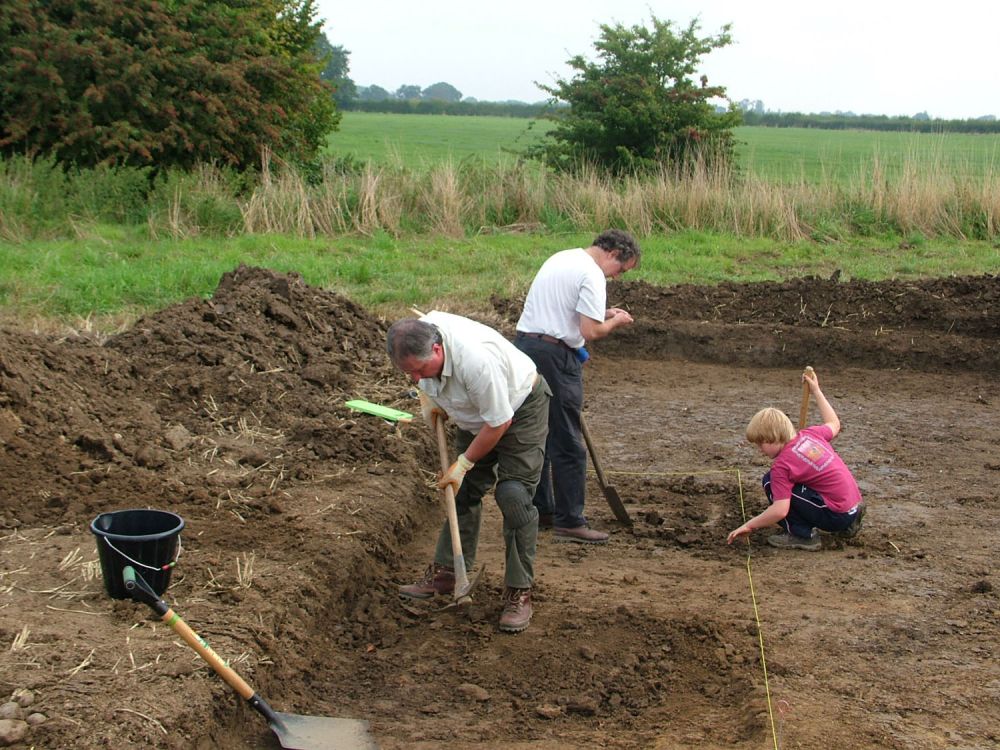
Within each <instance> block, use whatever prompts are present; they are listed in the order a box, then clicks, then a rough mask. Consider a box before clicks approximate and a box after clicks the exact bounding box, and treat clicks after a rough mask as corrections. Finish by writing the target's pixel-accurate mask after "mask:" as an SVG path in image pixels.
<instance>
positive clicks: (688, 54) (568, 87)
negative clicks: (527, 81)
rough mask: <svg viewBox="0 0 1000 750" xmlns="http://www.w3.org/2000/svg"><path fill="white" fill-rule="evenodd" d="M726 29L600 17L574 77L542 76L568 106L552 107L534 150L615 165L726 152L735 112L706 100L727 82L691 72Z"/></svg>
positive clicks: (548, 158)
mask: <svg viewBox="0 0 1000 750" xmlns="http://www.w3.org/2000/svg"><path fill="white" fill-rule="evenodd" d="M729 29H730V26H729V25H726V26H723V27H722V29H721V31H720V33H719V34H717V35H716V36H707V37H700V36H699V35H698V31H699V25H698V22H697V20H694V21H691V23H690V24H689V25H688V26H687V28H684V29H678V28H676V27H675V26H674V24H673V23H671V22H670V21H661V20H660V19H658V18H656V17H655V16H653V17H652V24H651V26H649V27H646V26H631V27H625V26H622V25H621V24H615V25H613V26H612V25H607V24H602V25H601V35H600V38H599V39H598V40H597V41H596V42H595V45H594V46H595V48H596V50H597V57H598V60H597V61H596V62H591V61H589V60H587V59H585V58H584V57H583V56H582V55H577V56H575V57H572V58H571V59H570V60H569V61H568V64H569V65H570V67H571V68H573V69H574V70H575V71H576V73H575V75H574V76H573V77H572V78H571V79H569V80H566V79H559V80H558V81H557V82H556V83H555V84H554V85H552V86H544V85H541V84H539V86H540V88H542V89H543V90H545V91H546V92H548V93H549V94H550V95H551V97H552V99H553V103H554V104H556V105H560V104H562V103H565V104H568V105H569V106H568V107H567V106H564V105H563V106H556V107H555V108H553V110H552V111H551V113H550V114H549V115H548V117H549V118H551V119H552V120H554V121H555V123H556V125H555V127H554V128H553V129H552V130H551V131H550V132H549V137H548V139H547V140H546V141H545V142H543V144H542V145H541V146H539V147H538V148H536V149H535V150H534V151H533V152H532V153H533V155H534V156H536V157H540V158H542V159H543V160H544V161H545V162H547V163H548V164H550V165H552V166H553V167H555V168H557V169H567V170H572V169H576V168H579V167H580V166H582V165H584V164H589V165H597V166H599V167H601V168H603V169H607V170H610V171H612V172H614V173H627V172H635V171H643V170H647V169H654V168H661V167H663V166H666V165H673V166H679V165H686V164H690V163H691V161H690V160H691V159H696V158H697V159H705V160H709V161H714V160H718V159H723V160H728V159H730V158H731V156H732V150H733V137H732V128H733V127H735V126H736V125H738V124H739V122H740V115H739V112H738V111H737V110H736V108H735V107H734V106H732V105H730V106H729V108H728V109H727V110H725V111H722V112H719V111H717V108H716V106H715V105H714V104H712V102H711V100H713V99H724V98H725V88H723V87H721V86H709V85H708V80H707V78H706V77H705V76H701V77H700V78H699V80H698V81H697V82H696V81H695V80H694V76H695V73H696V70H697V67H698V62H699V60H700V59H701V57H702V56H704V55H706V54H707V53H709V52H711V51H712V50H714V49H718V48H720V47H725V46H726V45H728V44H730V43H731V41H732V40H731V37H730V35H729Z"/></svg>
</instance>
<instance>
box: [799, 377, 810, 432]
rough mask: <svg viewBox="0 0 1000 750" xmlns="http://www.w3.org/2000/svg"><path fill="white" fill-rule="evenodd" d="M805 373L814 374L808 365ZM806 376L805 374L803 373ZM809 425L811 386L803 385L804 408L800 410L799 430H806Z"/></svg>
mask: <svg viewBox="0 0 1000 750" xmlns="http://www.w3.org/2000/svg"><path fill="white" fill-rule="evenodd" d="M805 372H808V373H811V372H813V368H812V367H810V366H809V365H806V369H805ZM803 374H804V373H803ZM808 424H809V384H808V383H805V382H803V383H802V408H800V409H799V429H800V430H802V429H804V428H805V427H806V426H807V425H808Z"/></svg>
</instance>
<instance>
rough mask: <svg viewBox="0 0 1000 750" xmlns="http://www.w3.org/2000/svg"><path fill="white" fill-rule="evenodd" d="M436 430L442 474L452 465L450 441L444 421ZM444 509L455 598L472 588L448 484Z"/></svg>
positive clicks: (437, 422) (438, 420) (436, 421)
mask: <svg viewBox="0 0 1000 750" xmlns="http://www.w3.org/2000/svg"><path fill="white" fill-rule="evenodd" d="M434 430H435V432H436V433H437V444H438V456H439V458H440V459H441V473H442V474H443V473H444V472H446V471H448V467H449V466H450V465H451V463H450V459H449V458H448V440H447V438H446V437H445V434H444V420H443V419H442V418H441V417H440V416H437V417H435V418H434ZM444 509H445V512H446V513H447V514H448V530H449V531H450V532H451V556H452V557H453V558H454V563H453V564H454V566H455V598H456V599H458V598H459V597H460V596H462V595H464V594H465V593H467V591H468V589H469V588H470V585H469V576H468V574H467V573H466V572H465V555H464V554H462V537H461V536H459V533H458V510H457V509H456V508H455V490H454V488H453V487H452V486H451V485H450V484H448V485H445V488H444Z"/></svg>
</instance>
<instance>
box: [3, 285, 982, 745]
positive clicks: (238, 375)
mask: <svg viewBox="0 0 1000 750" xmlns="http://www.w3.org/2000/svg"><path fill="white" fill-rule="evenodd" d="M609 294H610V302H611V303H613V304H616V305H618V306H622V307H627V308H628V309H630V310H631V311H632V313H633V315H634V316H635V318H636V324H635V325H634V326H632V327H631V328H630V329H628V330H626V331H625V332H622V333H621V335H617V336H615V337H613V338H611V339H608V340H607V341H605V342H602V343H600V344H599V345H598V346H597V347H595V351H594V352H593V359H592V362H591V363H590V364H588V365H587V375H586V378H587V386H586V387H587V403H586V413H587V417H588V421H589V423H590V427H591V431H592V432H593V433H594V435H595V438H596V443H597V447H598V449H599V451H600V453H601V459H602V463H603V465H604V468H605V469H606V470H607V471H608V475H609V480H610V481H612V482H613V483H614V484H615V485H616V487H617V488H618V491H619V493H620V494H621V495H622V497H623V498H624V499H625V500H626V502H627V503H628V505H627V507H628V509H629V512H630V513H631V515H632V517H633V519H634V520H635V525H634V528H632V529H631V530H630V529H628V528H626V527H623V526H621V525H620V524H617V523H616V522H615V521H614V520H613V516H612V515H611V513H610V511H609V510H608V508H607V507H606V504H605V503H604V501H603V498H602V496H601V493H600V490H599V489H598V488H597V486H596V484H594V485H593V486H592V487H591V488H590V495H589V498H588V508H589V515H590V516H591V519H592V521H593V523H594V525H595V526H598V527H602V528H606V529H609V530H610V531H611V532H612V541H611V543H610V544H609V545H607V546H605V547H585V548H581V547H577V546H575V545H570V544H559V543H556V542H554V540H553V539H552V538H551V536H550V535H549V533H548V532H543V533H542V534H541V537H540V542H539V559H538V561H537V573H538V585H537V590H536V614H535V617H534V620H533V621H532V624H531V627H530V628H529V629H528V631H526V632H525V633H523V634H521V635H517V636H510V635H504V634H501V633H499V632H498V631H497V629H496V626H495V622H496V618H497V614H498V609H499V594H500V586H501V581H502V574H501V566H502V554H501V548H500V533H499V527H498V520H497V516H498V513H497V511H496V508H495V506H492V505H491V504H490V505H489V507H488V511H487V513H486V519H485V522H484V531H483V541H482V545H481V549H480V555H479V559H480V562H481V563H483V564H485V566H486V573H485V574H484V576H483V578H482V581H481V583H480V585H479V588H478V589H477V591H476V597H475V602H474V604H473V605H472V606H471V607H468V608H466V609H462V610H458V611H455V610H451V611H447V612H436V611H435V610H434V609H433V608H432V607H431V606H417V605H406V606H404V605H402V604H401V603H400V602H399V601H398V600H397V597H396V595H395V589H396V586H397V585H398V584H399V583H401V582H405V581H407V580H409V579H411V578H412V577H413V576H415V575H416V574H418V573H419V572H421V570H422V568H423V566H424V565H425V564H426V563H427V562H428V561H429V558H430V555H431V550H432V542H433V538H434V535H435V529H436V527H437V526H438V524H439V523H440V521H441V518H442V511H441V510H440V507H439V505H438V502H437V499H436V497H435V493H434V492H433V490H432V489H431V488H430V479H431V477H432V475H433V469H434V465H435V462H436V455H435V453H434V451H433V450H432V448H433V446H432V442H431V438H430V435H429V433H428V430H426V428H425V427H424V425H423V424H422V423H421V422H420V419H419V417H417V419H416V420H415V421H414V423H413V424H411V425H405V426H395V425H390V424H388V423H386V422H383V421H382V420H379V419H377V418H375V417H369V416H365V415H361V414H357V413H354V412H351V411H349V410H348V409H347V408H346V407H345V406H344V401H346V400H348V399H350V398H362V399H366V400H369V401H374V402H378V403H383V404H386V405H390V406H395V407H397V408H402V409H409V410H411V411H418V410H417V409H415V401H414V400H413V399H412V398H411V397H410V395H409V385H408V383H407V382H406V381H405V379H404V378H403V376H402V375H399V374H397V373H394V372H393V371H392V370H391V368H390V367H389V365H388V362H387V360H386V357H385V356H384V354H383V337H384V332H385V327H386V326H385V322H384V321H381V320H379V319H378V318H376V317H374V316H373V315H371V314H370V313H368V312H366V311H365V310H363V309H361V308H360V307H359V306H358V305H356V304H354V303H352V302H351V301H349V300H347V299H344V298H343V297H340V296H337V295H335V294H332V293H328V292H325V291H321V290H319V289H315V288H311V287H308V286H307V285H305V284H304V283H303V282H302V280H301V279H300V278H298V277H296V276H294V275H280V274H274V273H271V272H269V271H266V270H261V269H250V268H240V269H237V270H236V271H234V272H233V273H231V274H227V275H226V276H225V277H224V278H223V279H222V281H221V283H220V285H219V287H218V289H217V290H216V292H215V294H214V295H213V296H212V298H211V299H209V300H190V301H188V302H185V303H182V304H180V305H177V306H174V307H171V308H168V309H166V310H162V311H160V312H158V313H156V314H154V315H151V316H149V317H147V318H144V319H142V320H140V321H139V322H138V323H136V324H135V325H134V326H132V327H131V328H130V329H129V330H128V331H126V332H124V333H121V334H118V335H115V336H112V337H110V338H108V339H106V340H100V339H98V338H94V337H88V338H83V337H78V336H73V337H64V338H57V337H54V336H46V335H39V334H35V333H27V332H24V331H22V330H15V329H11V328H6V329H0V448H2V450H0V526H2V531H0V653H2V654H3V658H2V659H0V682H2V687H0V692H3V693H5V695H4V696H0V700H2V699H4V698H5V697H6V694H9V693H12V692H14V691H15V690H22V689H27V690H29V691H31V694H32V697H33V699H34V701H33V703H32V705H31V706H30V707H29V709H28V710H29V711H38V712H41V713H43V714H44V715H45V716H46V717H47V718H46V720H45V721H44V722H43V723H42V724H40V725H37V726H35V727H33V728H32V729H31V730H30V732H29V734H28V735H27V737H26V738H25V739H24V740H23V741H22V742H21V743H19V744H17V745H16V746H17V747H23V748H29V747H34V748H96V747H114V748H125V747H148V748H216V747H218V748H243V747H252V748H273V747H277V743H276V741H275V739H274V737H273V735H272V733H271V732H270V730H269V729H268V727H267V725H266V723H265V722H264V721H263V719H262V718H260V717H259V716H258V715H257V714H255V713H254V712H253V711H252V710H250V709H248V708H247V707H246V706H245V705H244V704H243V703H242V701H241V699H239V698H238V697H237V696H236V695H235V693H233V691H232V690H231V689H230V688H229V687H227V686H226V685H225V684H224V683H222V682H221V680H219V678H218V677H216V676H215V675H214V674H213V673H212V672H211V671H210V670H208V669H207V668H206V666H205V665H204V663H203V662H201V661H200V660H199V659H198V658H197V657H196V656H195V655H194V654H193V652H191V651H190V650H189V649H188V648H187V647H185V646H184V645H183V644H182V643H181V641H180V639H179V638H178V637H177V636H176V635H174V634H173V633H172V632H171V631H170V630H169V629H167V628H166V627H165V626H164V625H162V624H161V623H159V621H158V620H157V619H156V618H155V617H154V616H152V614H151V613H150V612H149V610H148V609H146V608H144V607H142V606H141V605H138V604H133V603H132V602H129V601H123V600H113V599H111V598H109V597H108V596H107V594H106V593H105V591H104V587H103V583H102V580H101V570H100V564H99V563H98V559H97V552H96V540H95V537H94V536H93V535H92V534H91V533H90V531H89V524H90V522H91V520H92V519H93V518H94V517H95V516H97V515H98V514H100V513H102V512H105V511H110V510H117V509H126V508H142V507H151V508H157V509H162V510H170V511H173V512H175V513H178V514H179V515H181V516H182V517H183V518H184V520H185V522H186V527H185V529H184V531H183V534H182V539H183V552H182V554H181V557H180V560H179V563H178V566H177V568H176V569H175V570H174V573H173V579H172V581H171V584H170V587H169V589H168V590H167V592H166V595H165V596H166V598H167V600H168V601H169V602H170V604H171V605H172V606H174V607H175V609H176V610H177V612H178V613H180V614H181V616H183V617H184V618H185V620H186V621H187V622H188V623H189V624H190V625H191V626H192V627H194V628H195V630H197V631H198V632H199V633H200V634H201V635H202V636H203V637H204V638H205V639H206V640H207V641H209V643H210V644H211V645H212V646H213V647H214V649H215V650H216V651H217V652H219V653H220V654H221V655H223V657H225V658H227V659H229V660H230V662H231V664H232V665H233V666H234V667H235V668H236V669H237V670H238V671H239V672H240V673H241V674H242V675H243V676H244V677H245V678H246V679H247V680H248V681H249V682H250V683H251V684H253V685H254V686H255V687H256V688H257V689H258V691H259V692H260V693H261V694H263V695H264V696H265V697H266V698H268V700H269V701H270V702H271V704H272V705H274V706H275V708H278V709H279V710H283V711H288V712H295V713H300V714H308V715H320V716H341V717H353V718H362V719H367V720H369V721H370V722H371V727H372V731H373V733H374V736H375V738H376V739H377V741H378V742H379V744H380V745H381V746H382V747H384V748H466V747H469V748H471V747H480V746H486V747H501V746H503V747H508V748H529V747H530V748H561V747H580V748H583V747H595V746H604V747H613V748H686V747H688V748H713V747H737V748H769V747H775V746H778V747H787V748H817V749H818V748H831V747H885V748H900V749H902V748H907V749H910V748H914V749H918V750H919V749H923V748H992V747H997V746H998V745H1000V670H998V667H997V661H996V653H998V652H1000V627H998V626H1000V602H998V594H997V590H998V586H1000V580H998V577H997V569H996V563H995V560H994V558H995V552H996V543H995V540H994V537H993V529H994V528H995V526H996V522H995V517H996V510H997V499H998V493H997V490H996V484H997V480H998V478H1000V474H998V472H1000V450H998V445H1000V437H998V435H1000V395H998V393H997V379H996V375H995V373H996V371H997V368H998V367H1000V341H998V338H1000V304H998V302H1000V279H998V278H997V277H993V276H985V277H977V278H952V279H938V280H931V281H925V282H884V283H866V282H858V281H850V282H847V281H837V280H821V279H814V278H809V279H793V280H789V281H787V282H783V283H765V284H751V285H737V284H722V285H719V286H715V287H695V286H675V287H669V288H656V287H651V286H649V285H647V284H644V283H641V282H631V283H625V284H617V283H616V284H613V285H612V286H611V287H610V289H609ZM519 304H520V302H519V301H518V300H496V301H495V306H496V308H497V313H498V316H499V317H498V318H496V319H494V320H493V321H492V322H494V323H497V321H500V322H499V325H500V327H501V328H503V330H504V331H505V332H506V333H510V332H511V328H512V324H513V321H514V320H516V314H517V309H518V307H519ZM456 312H461V311H460V310H457V311H456ZM805 364H811V365H813V366H815V367H816V369H817V371H818V373H819V377H820V380H821V383H822V384H823V386H824V389H825V391H826V393H827V395H828V396H829V397H830V399H831V401H832V403H833V405H834V406H835V407H836V408H837V410H838V412H839V414H840V416H841V419H842V421H843V424H844V431H843V433H842V435H841V437H840V438H838V441H837V446H838V448H839V450H840V452H841V454H842V455H843V456H844V458H845V460H846V461H847V463H848V465H850V466H851V467H852V468H853V469H854V471H855V474H856V476H857V478H858V480H859V483H860V485H861V487H862V491H863V492H864V493H865V496H866V498H867V500H868V503H869V512H868V517H867V519H866V528H865V529H864V531H863V532H862V533H861V535H859V536H858V537H857V538H856V539H854V540H852V541H850V542H849V543H844V542H840V541H835V540H833V539H827V540H826V541H825V543H824V544H825V547H824V549H823V551H822V552H819V553H815V554H810V553H804V552H799V553H796V552H785V551H777V550H773V549H771V548H769V547H767V546H766V544H764V538H765V536H766V534H764V533H760V534H758V535H756V536H755V537H754V538H753V540H752V542H751V544H750V545H749V546H747V545H746V544H739V545H735V546H733V547H728V546H726V544H725V538H726V534H727V532H728V531H729V530H730V529H731V528H733V527H735V526H736V525H738V524H739V523H740V519H741V518H742V517H743V514H744V513H746V514H747V515H751V514H754V513H756V512H758V511H759V510H760V508H761V503H762V493H761V492H760V490H759V487H758V485H757V482H758V479H759V475H760V473H761V472H762V471H763V470H764V469H765V467H766V465H765V463H764V459H763V458H762V457H761V456H759V455H756V454H755V453H754V451H752V450H751V449H750V448H749V446H747V445H746V444H745V441H744V440H743V438H742V435H743V428H744V426H745V424H746V421H747V420H748V419H749V417H750V416H751V415H752V414H753V412H755V411H756V410H757V409H758V408H760V407H762V406H765V405H769V404H771V405H777V406H780V407H782V408H784V409H785V410H786V411H788V412H789V413H790V414H791V415H792V416H793V419H794V418H795V415H797V412H798V406H799V398H800V393H801V390H800V385H799V381H798V375H799V373H800V372H801V369H802V367H803V366H804V365H805ZM814 416H815V415H814ZM762 656H763V659H762Z"/></svg>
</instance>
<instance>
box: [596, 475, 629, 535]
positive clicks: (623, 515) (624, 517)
mask: <svg viewBox="0 0 1000 750" xmlns="http://www.w3.org/2000/svg"><path fill="white" fill-rule="evenodd" d="M601 489H603V490H604V497H605V499H606V500H607V501H608V507H610V508H611V512H612V513H614V514H615V518H617V519H618V520H619V521H621V522H622V523H624V524H626V525H627V526H631V525H632V518H631V517H630V516H629V514H628V511H627V510H625V504H624V503H623V502H622V499H621V496H620V495H619V494H618V490H616V489H615V488H614V487H613V486H612V485H610V484H606V485H604V487H602V488H601Z"/></svg>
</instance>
